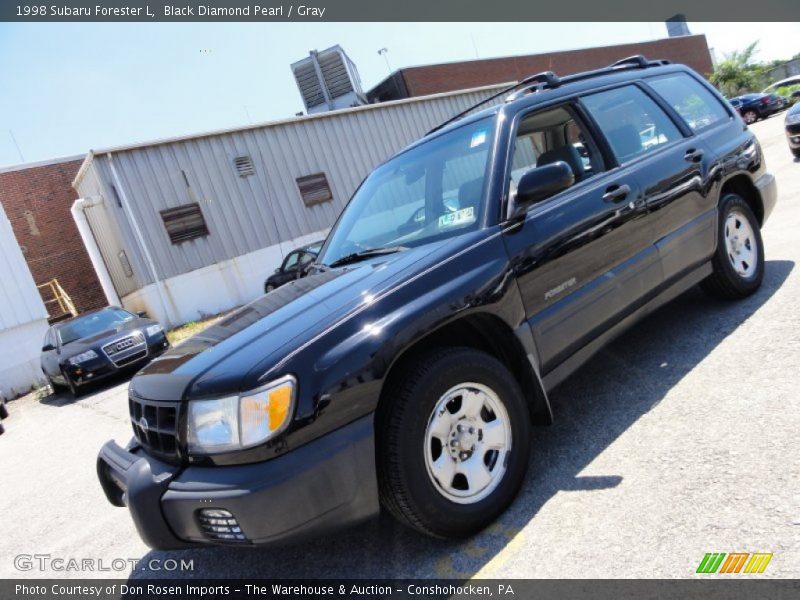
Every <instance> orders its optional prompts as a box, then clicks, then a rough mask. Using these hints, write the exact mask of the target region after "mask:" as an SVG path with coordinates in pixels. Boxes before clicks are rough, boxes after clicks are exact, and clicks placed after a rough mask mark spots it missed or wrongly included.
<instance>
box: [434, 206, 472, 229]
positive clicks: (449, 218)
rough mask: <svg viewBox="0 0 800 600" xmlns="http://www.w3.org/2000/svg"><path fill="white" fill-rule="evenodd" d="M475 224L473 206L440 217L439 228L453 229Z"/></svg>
mask: <svg viewBox="0 0 800 600" xmlns="http://www.w3.org/2000/svg"><path fill="white" fill-rule="evenodd" d="M474 222H475V209H474V208H472V207H471V206H468V207H467V208H462V209H461V210H457V211H456V212H451V213H447V214H446V215H442V216H441V217H439V227H453V226H454V225H465V224H467V223H474Z"/></svg>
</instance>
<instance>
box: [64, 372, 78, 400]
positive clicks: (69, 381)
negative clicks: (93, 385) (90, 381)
mask: <svg viewBox="0 0 800 600" xmlns="http://www.w3.org/2000/svg"><path fill="white" fill-rule="evenodd" d="M61 373H62V374H63V375H64V379H65V380H66V382H67V389H68V390H69V393H70V394H71V395H72V397H73V398H78V397H79V396H80V395H81V390H80V388H79V387H78V386H77V384H76V383H75V382H74V381H72V378H71V377H70V376H69V375H67V372H66V371H63V370H62V371H61Z"/></svg>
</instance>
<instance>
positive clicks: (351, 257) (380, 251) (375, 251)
mask: <svg viewBox="0 0 800 600" xmlns="http://www.w3.org/2000/svg"><path fill="white" fill-rule="evenodd" d="M403 250H408V248H406V247H405V246H387V247H386V248H370V249H369V250H361V251H360V252H353V253H352V254H348V255H347V256H343V257H342V258H337V259H336V260H335V261H333V262H332V263H330V264H329V265H328V266H329V267H341V266H342V265H349V264H352V263H357V262H359V261H362V260H366V259H368V258H372V257H373V256H383V255H384V254H394V253H395V252H402V251H403Z"/></svg>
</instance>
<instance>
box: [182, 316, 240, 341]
mask: <svg viewBox="0 0 800 600" xmlns="http://www.w3.org/2000/svg"><path fill="white" fill-rule="evenodd" d="M228 314H230V312H224V313H220V314H218V315H214V316H213V317H208V318H207V319H201V320H200V321H189V322H188V323H186V324H185V325H181V326H180V327H176V328H175V329H170V330H169V331H167V339H168V340H169V343H170V344H171V345H173V346H176V345H177V344H180V343H181V342H183V341H184V340H187V339H189V338H190V337H192V336H193V335H195V334H198V333H200V332H201V331H203V330H204V329H208V328H209V327H211V326H212V325H213V324H214V323H216V322H217V321H220V320H221V319H223V318H224V317H225V316H227V315H228Z"/></svg>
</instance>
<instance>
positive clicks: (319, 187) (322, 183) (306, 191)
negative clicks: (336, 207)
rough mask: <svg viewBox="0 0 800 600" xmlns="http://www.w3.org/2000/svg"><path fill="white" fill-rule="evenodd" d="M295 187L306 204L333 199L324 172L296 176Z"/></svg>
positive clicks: (311, 204)
mask: <svg viewBox="0 0 800 600" xmlns="http://www.w3.org/2000/svg"><path fill="white" fill-rule="evenodd" d="M297 188H298V189H299V190H300V197H301V198H302V199H303V203H304V204H305V205H306V206H314V205H315V204H321V203H323V202H328V201H330V200H333V193H331V187H330V186H329V185H328V178H327V177H326V176H325V173H316V174H314V175H306V176H305V177H298V178H297Z"/></svg>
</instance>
